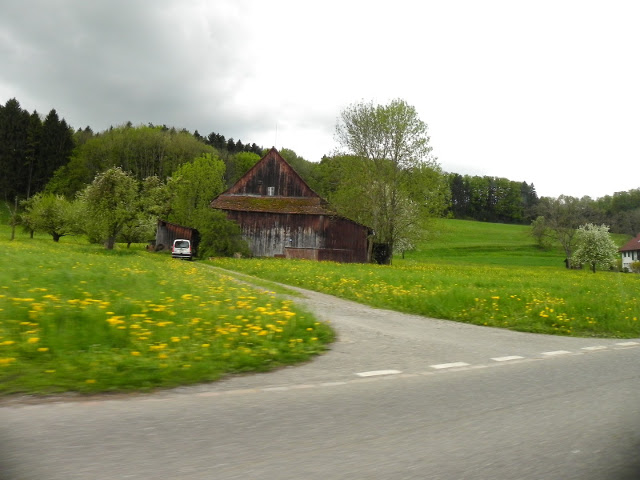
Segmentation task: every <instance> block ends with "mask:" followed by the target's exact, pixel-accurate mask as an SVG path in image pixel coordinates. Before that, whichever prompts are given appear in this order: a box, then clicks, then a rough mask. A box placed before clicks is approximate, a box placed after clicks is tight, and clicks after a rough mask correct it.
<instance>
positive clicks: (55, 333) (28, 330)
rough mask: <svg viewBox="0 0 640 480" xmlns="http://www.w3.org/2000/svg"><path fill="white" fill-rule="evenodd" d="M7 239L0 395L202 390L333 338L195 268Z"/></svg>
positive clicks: (0, 275) (298, 315)
mask: <svg viewBox="0 0 640 480" xmlns="http://www.w3.org/2000/svg"><path fill="white" fill-rule="evenodd" d="M8 238H9V231H8V229H7V228H6V227H4V226H3V227H0V394H10V393H23V394H24V393H27V394H51V393H59V392H66V391H75V392H84V393H91V392H105V391H131V390H149V389H153V388H158V387H172V386H177V385H185V384H192V383H198V382H204V381H212V380H216V379H218V378H220V377H222V376H224V375H227V374H230V373H237V372H248V371H265V370H269V369H272V368H275V367H277V366H280V365H288V364H291V363H296V362H300V361H304V360H307V359H309V358H310V357H311V356H312V355H314V354H317V353H320V352H322V351H323V350H324V349H325V345H326V344H327V343H329V342H331V341H332V340H333V338H334V334H333V331H332V330H331V328H330V327H329V326H327V325H326V324H324V323H320V322H317V321H316V320H315V318H314V317H313V316H312V315H311V314H309V313H307V312H305V311H303V310H301V309H300V308H297V307H296V306H295V305H294V304H293V303H292V302H291V301H290V300H287V299H285V298H284V297H282V296H279V295H278V294H276V293H275V291H274V290H273V289H269V290H268V289H262V288H254V287H249V286H247V285H246V284H243V283H240V282H238V281H236V280H235V279H234V278H232V277H229V276H227V275H221V274H219V273H216V272H214V271H213V270H212V269H211V268H210V267H209V266H207V265H205V264H202V263H198V262H184V261H179V260H173V259H171V258H170V256H168V255H165V254H154V253H148V252H146V251H144V249H143V248H142V247H141V246H138V248H135V249H132V250H127V249H125V248H124V247H120V248H119V249H117V250H116V251H106V250H105V249H104V248H102V247H101V246H97V245H88V244H87V243H86V242H84V241H83V240H82V239H77V238H66V237H65V238H64V239H63V240H62V241H61V242H60V243H58V244H56V243H54V242H53V241H52V240H51V238H50V237H46V236H37V237H36V238H34V239H30V238H29V237H28V236H26V235H24V234H19V235H18V236H17V238H16V239H15V240H14V241H9V240H8ZM263 284H264V285H266V284H267V282H263Z"/></svg>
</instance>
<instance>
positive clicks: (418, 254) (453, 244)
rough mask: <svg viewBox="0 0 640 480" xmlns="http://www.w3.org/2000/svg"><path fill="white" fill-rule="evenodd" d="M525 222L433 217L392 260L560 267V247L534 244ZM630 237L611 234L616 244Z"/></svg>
mask: <svg viewBox="0 0 640 480" xmlns="http://www.w3.org/2000/svg"><path fill="white" fill-rule="evenodd" d="M530 231H531V228H530V227H529V226H526V225H505V224H500V223H484V222H475V221H468V220H453V219H439V220H435V221H433V223H432V224H431V226H430V229H429V232H428V235H427V238H426V239H425V240H424V241H423V242H421V243H420V244H419V245H418V246H417V248H416V250H415V251H411V252H406V253H405V259H404V261H403V260H402V257H401V256H396V257H395V258H394V263H396V264H398V265H402V264H403V263H404V262H429V263H438V262H445V263H448V264H451V263H454V264H459V263H469V264H474V265H477V264H486V265H504V266H508V265H520V266H532V267H533V266H538V267H564V258H565V255H564V251H563V250H562V248H560V246H559V245H555V246H554V247H553V248H552V249H550V250H544V249H541V248H540V247H538V246H537V245H536V242H535V239H534V238H533V237H532V236H531V234H530ZM629 238H630V237H628V236H625V235H613V239H614V241H615V242H616V244H617V245H623V244H624V243H625V242H626V241H628V239H629Z"/></svg>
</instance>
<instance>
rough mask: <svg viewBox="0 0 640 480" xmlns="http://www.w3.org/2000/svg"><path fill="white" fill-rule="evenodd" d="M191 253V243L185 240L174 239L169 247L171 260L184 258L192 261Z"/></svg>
mask: <svg viewBox="0 0 640 480" xmlns="http://www.w3.org/2000/svg"><path fill="white" fill-rule="evenodd" d="M193 253H194V252H193V251H192V250H191V241H190V240H187V239H185V238H176V239H175V240H174V241H173V245H172V246H171V256H172V257H173V258H184V259H186V260H193Z"/></svg>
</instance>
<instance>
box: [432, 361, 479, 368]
mask: <svg viewBox="0 0 640 480" xmlns="http://www.w3.org/2000/svg"><path fill="white" fill-rule="evenodd" d="M429 366H430V367H431V368H435V369H436V370H441V369H443V368H456V367H468V366H469V364H468V363H465V362H454V363H440V364H438V365H429Z"/></svg>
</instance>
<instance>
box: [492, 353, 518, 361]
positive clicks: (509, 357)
mask: <svg viewBox="0 0 640 480" xmlns="http://www.w3.org/2000/svg"><path fill="white" fill-rule="evenodd" d="M523 358H524V357H521V356H520V355H509V356H507V357H495V358H492V359H491V360H493V361H494V362H509V361H511V360H522V359H523Z"/></svg>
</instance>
